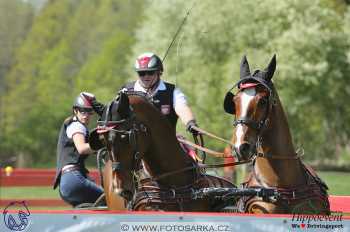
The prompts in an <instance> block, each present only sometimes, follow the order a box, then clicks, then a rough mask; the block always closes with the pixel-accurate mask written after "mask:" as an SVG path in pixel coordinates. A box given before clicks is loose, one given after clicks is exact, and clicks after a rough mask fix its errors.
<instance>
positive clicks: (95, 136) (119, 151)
mask: <svg viewBox="0 0 350 232" xmlns="http://www.w3.org/2000/svg"><path fill="white" fill-rule="evenodd" d="M90 137H91V139H90V140H91V141H90V145H91V146H92V148H93V149H98V148H100V147H101V146H103V145H105V146H106V148H107V151H108V156H109V157H108V159H109V160H111V162H112V172H113V175H114V176H113V178H116V180H117V181H114V186H113V189H114V192H115V193H116V194H118V195H120V196H122V197H124V198H125V199H126V200H130V199H131V197H132V194H133V192H134V190H135V181H134V172H135V171H138V169H139V167H140V162H141V157H140V156H141V154H143V153H144V152H145V151H146V150H147V145H148V144H149V143H148V142H145V141H147V128H146V127H145V126H144V124H142V123H141V122H139V121H138V120H137V119H136V116H135V114H134V112H133V110H132V107H131V105H130V103H129V98H128V96H127V94H126V93H122V92H121V93H120V94H119V95H118V97H117V98H116V99H114V100H113V101H111V102H110V103H109V104H108V105H107V106H106V107H105V110H104V112H103V114H102V117H101V120H100V121H98V127H97V128H96V130H94V132H93V133H92V134H91V135H90ZM141 137H142V138H141ZM140 141H144V142H140Z"/></svg>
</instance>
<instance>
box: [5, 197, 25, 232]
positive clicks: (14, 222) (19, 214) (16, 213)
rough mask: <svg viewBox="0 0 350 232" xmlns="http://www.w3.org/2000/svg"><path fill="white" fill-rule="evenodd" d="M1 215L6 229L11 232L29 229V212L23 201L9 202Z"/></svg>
mask: <svg viewBox="0 0 350 232" xmlns="http://www.w3.org/2000/svg"><path fill="white" fill-rule="evenodd" d="M10 211H11V212H10ZM2 214H3V218H4V223H5V225H6V227H7V228H9V229H10V230H11V231H24V230H25V229H26V228H29V224H30V221H29V216H30V212H29V209H28V207H27V205H26V203H25V201H13V202H11V203H10V204H9V205H8V206H7V207H6V208H5V209H4V211H3V213H2Z"/></svg>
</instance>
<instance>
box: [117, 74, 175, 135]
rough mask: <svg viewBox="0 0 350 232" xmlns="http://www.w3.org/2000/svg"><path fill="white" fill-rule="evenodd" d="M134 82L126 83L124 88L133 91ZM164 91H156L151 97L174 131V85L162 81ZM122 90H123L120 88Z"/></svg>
mask: <svg viewBox="0 0 350 232" xmlns="http://www.w3.org/2000/svg"><path fill="white" fill-rule="evenodd" d="M135 82H136V81H133V82H130V83H127V84H126V85H125V86H124V88H126V89H127V90H128V91H134V85H135ZM164 84H165V87H166V90H160V91H159V90H158V91H157V93H156V94H155V95H154V96H153V104H154V106H155V107H156V108H157V109H159V111H160V112H161V113H162V114H163V115H164V116H165V117H166V118H167V119H168V121H169V122H170V124H171V125H172V126H173V128H174V129H175V130H176V123H177V119H178V116H177V114H176V112H175V110H174V89H175V85H173V84H170V83H167V82H165V81H164ZM122 89H123V88H122Z"/></svg>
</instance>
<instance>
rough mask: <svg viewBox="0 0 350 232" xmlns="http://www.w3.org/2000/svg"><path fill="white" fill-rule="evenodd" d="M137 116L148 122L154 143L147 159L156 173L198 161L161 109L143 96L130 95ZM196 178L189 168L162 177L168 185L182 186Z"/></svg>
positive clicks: (146, 154) (171, 170)
mask: <svg viewBox="0 0 350 232" xmlns="http://www.w3.org/2000/svg"><path fill="white" fill-rule="evenodd" d="M130 103H131V104H132V106H133V109H134V112H135V114H136V118H137V119H138V121H140V122H142V123H144V124H145V125H146V127H147V129H148V134H147V136H151V139H150V140H148V141H151V142H150V144H149V145H148V146H147V147H148V149H147V151H146V152H145V154H143V155H144V158H143V159H144V161H145V162H146V163H147V166H148V167H149V169H150V170H149V171H150V172H151V175H153V176H160V175H162V174H165V173H169V172H174V171H177V170H181V169H184V168H186V167H189V166H192V165H193V164H194V162H193V160H191V158H190V157H189V156H188V155H187V154H185V152H184V151H183V150H182V148H181V147H180V145H179V142H178V140H177V138H176V133H175V130H174V129H173V128H172V127H171V125H170V123H169V122H167V121H166V119H165V118H164V117H162V116H161V114H160V112H159V111H158V110H157V109H156V108H155V107H154V106H153V105H151V104H150V103H148V102H147V101H145V100H143V99H142V100H140V99H134V100H132V99H130ZM192 180H193V171H186V172H181V173H177V174H176V178H175V176H174V175H171V176H169V177H164V178H162V179H161V180H160V181H159V182H161V183H163V182H164V183H166V184H167V185H173V186H182V185H187V184H189V183H190V182H191V181H192Z"/></svg>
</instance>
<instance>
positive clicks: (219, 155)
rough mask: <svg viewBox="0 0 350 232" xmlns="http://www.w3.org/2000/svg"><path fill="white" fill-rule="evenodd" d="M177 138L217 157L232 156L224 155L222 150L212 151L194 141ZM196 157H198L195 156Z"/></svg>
mask: <svg viewBox="0 0 350 232" xmlns="http://www.w3.org/2000/svg"><path fill="white" fill-rule="evenodd" d="M178 140H179V141H180V142H181V143H183V144H186V145H188V146H191V147H193V148H196V149H198V150H201V151H204V152H206V153H209V154H212V155H214V156H215V157H218V158H229V157H232V156H225V154H224V153H223V152H217V151H213V150H211V149H209V148H205V147H202V146H199V145H197V144H195V143H192V142H191V141H188V140H186V139H182V138H178ZM196 158H198V157H196ZM199 160H200V159H199Z"/></svg>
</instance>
